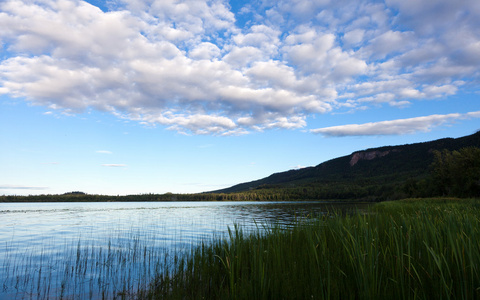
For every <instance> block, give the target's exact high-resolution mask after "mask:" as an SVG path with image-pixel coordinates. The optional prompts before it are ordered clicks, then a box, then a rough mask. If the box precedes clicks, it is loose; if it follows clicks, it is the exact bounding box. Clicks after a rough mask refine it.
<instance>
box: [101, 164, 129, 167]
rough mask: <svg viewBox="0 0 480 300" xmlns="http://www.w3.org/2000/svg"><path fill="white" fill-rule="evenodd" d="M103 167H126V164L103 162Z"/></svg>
mask: <svg viewBox="0 0 480 300" xmlns="http://www.w3.org/2000/svg"><path fill="white" fill-rule="evenodd" d="M102 166H103V167H112V168H124V167H126V166H127V165H126V164H102Z"/></svg>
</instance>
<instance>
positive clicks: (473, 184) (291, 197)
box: [0, 147, 480, 202]
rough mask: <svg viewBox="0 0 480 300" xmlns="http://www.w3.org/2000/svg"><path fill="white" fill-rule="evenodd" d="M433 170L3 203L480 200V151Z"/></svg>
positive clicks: (441, 157)
mask: <svg viewBox="0 0 480 300" xmlns="http://www.w3.org/2000/svg"><path fill="white" fill-rule="evenodd" d="M432 154H433V162H432V163H431V165H430V167H429V169H428V171H427V172H424V173H422V174H418V175H417V176H407V175H399V174H396V173H390V174H378V175H372V176H357V177H353V178H347V179H343V180H334V179H330V180H319V181H313V182H308V183H304V184H296V185H292V184H287V185H281V184H277V185H261V186H259V187H257V188H255V189H251V190H249V191H244V192H235V193H198V194H172V193H166V194H138V195H125V196H108V195H92V194H84V193H82V192H72V193H67V194H62V195H32V196H0V202H109V201H116V202H121V201H123V202H135V201H137V202H148V201H295V200H357V201H384V200H395V199H402V198H412V197H435V196H449V197H480V148H478V147H467V148H462V149H460V150H453V151H450V150H447V149H444V150H433V151H432Z"/></svg>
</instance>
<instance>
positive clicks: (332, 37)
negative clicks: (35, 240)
mask: <svg viewBox="0 0 480 300" xmlns="http://www.w3.org/2000/svg"><path fill="white" fill-rule="evenodd" d="M0 47H1V48H0V140H1V145H0V146H1V147H0V166H1V172H0V195H2V194H6V195H10V194H17V195H28V194H58V193H65V192H70V191H83V192H86V193H92V194H109V195H117V194H120V195H123V194H139V193H166V192H174V193H192V192H203V191H209V190H214V189H219V188H224V187H228V186H231V185H234V184H237V183H241V182H245V181H250V180H255V179H259V178H263V177H265V176H268V175H270V174H272V173H274V172H280V171H286V170H289V169H293V168H301V167H305V166H313V165H317V164H319V163H321V162H323V161H326V160H328V159H331V158H335V157H338V156H343V155H347V154H350V153H352V152H354V151H357V150H362V149H365V148H371V147H377V146H384V145H397V144H406V143H415V142H423V141H429V140H434V139H438V138H443V137H460V136H464V135H469V134H472V133H474V132H476V131H477V130H480V104H479V97H480V89H479V86H480V85H479V79H480V2H478V1H477V0H459V1H450V0H436V1H427V0H387V1H368V0H365V1H329V0H311V1H308V0H301V1H291V0H288V1H286V0H285V1H284V0H275V1H270V0H263V1H262V0H252V1H226V0H210V1H203V0H185V1H172V0H108V1H100V0H89V1H79V0H23V1H20V0H6V1H2V2H1V3H0Z"/></svg>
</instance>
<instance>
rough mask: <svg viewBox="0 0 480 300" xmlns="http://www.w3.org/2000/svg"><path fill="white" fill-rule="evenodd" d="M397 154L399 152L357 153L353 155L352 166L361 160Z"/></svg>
mask: <svg viewBox="0 0 480 300" xmlns="http://www.w3.org/2000/svg"><path fill="white" fill-rule="evenodd" d="M392 151H393V152H396V151H397V150H395V149H394V150H387V151H363V152H355V153H353V154H352V158H351V159H350V166H352V167H353V166H354V165H355V164H356V163H357V162H359V161H360V160H372V159H375V158H377V157H383V156H386V155H388V154H390V152H392Z"/></svg>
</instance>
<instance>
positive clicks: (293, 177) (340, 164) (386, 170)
mask: <svg viewBox="0 0 480 300" xmlns="http://www.w3.org/2000/svg"><path fill="white" fill-rule="evenodd" d="M470 146H474V147H480V131H477V132H476V133H474V134H471V135H467V136H463V137H459V138H441V139H437V140H433V141H427V142H420V143H413V144H404V145H396V146H381V147H376V148H368V149H364V150H359V151H355V152H352V153H351V154H349V155H345V156H341V157H337V158H333V159H330V160H327V161H325V162H322V163H320V164H318V165H316V166H310V167H306V168H302V169H297V170H288V171H283V172H277V173H273V174H271V175H269V176H267V177H264V178H261V179H258V180H253V181H249V182H244V183H239V184H236V185H233V186H231V187H228V188H224V189H219V190H215V191H211V192H208V193H239V192H246V191H252V190H259V189H271V188H294V187H297V188H298V187H317V188H318V186H322V185H323V186H328V185H332V184H337V185H338V184H342V183H343V184H352V185H360V186H367V185H368V182H369V181H373V180H374V181H375V182H376V183H377V184H378V183H381V184H388V183H389V181H390V182H392V183H394V182H396V183H400V182H402V184H403V183H404V182H405V181H408V180H410V181H411V180H416V181H419V180H422V179H424V178H425V176H426V174H427V173H428V169H429V166H430V165H431V163H432V162H433V150H443V149H447V150H450V151H453V150H459V149H461V148H465V147H470ZM400 179H402V180H400ZM403 179H404V180H403Z"/></svg>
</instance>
